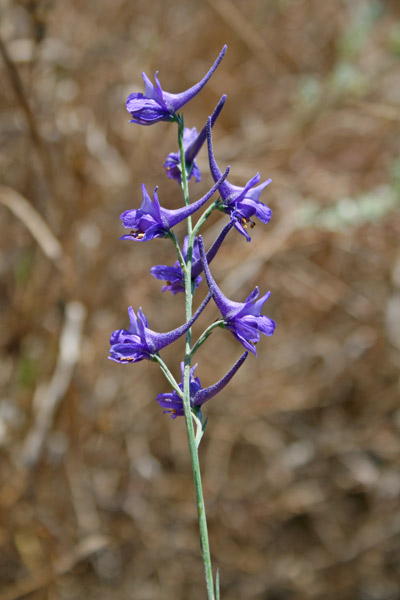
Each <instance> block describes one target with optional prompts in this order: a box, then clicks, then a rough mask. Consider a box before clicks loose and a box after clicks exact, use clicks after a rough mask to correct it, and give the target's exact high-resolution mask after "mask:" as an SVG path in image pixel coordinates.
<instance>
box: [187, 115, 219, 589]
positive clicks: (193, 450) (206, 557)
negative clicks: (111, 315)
mask: <svg viewBox="0 0 400 600" xmlns="http://www.w3.org/2000/svg"><path fill="white" fill-rule="evenodd" d="M183 129H184V124H183V117H180V119H179V121H178V143H179V150H180V161H181V180H182V190H183V195H184V198H185V204H186V205H188V204H189V187H188V180H187V169H186V163H185V150H184V148H183ZM187 229H188V251H187V258H186V266H185V269H184V274H185V295H186V303H185V306H186V321H188V320H189V319H190V318H191V316H192V298H193V286H192V252H193V231H192V220H191V218H190V217H189V218H188V219H187ZM190 365H191V329H189V331H188V332H187V333H186V344H185V369H184V378H183V409H184V413H185V423H186V431H187V436H188V442H189V451H190V458H191V461H192V469H193V479H194V486H195V491H196V503H197V515H198V519H199V528H200V546H201V553H202V556H203V563H204V570H205V578H206V587H207V598H208V600H215V595H214V581H213V574H212V567H211V555H210V545H209V541H208V530H207V519H206V509H205V504H204V497H203V489H202V483H201V473H200V462H199V455H198V449H197V443H196V435H195V431H194V426H193V419H192V409H191V405H190Z"/></svg>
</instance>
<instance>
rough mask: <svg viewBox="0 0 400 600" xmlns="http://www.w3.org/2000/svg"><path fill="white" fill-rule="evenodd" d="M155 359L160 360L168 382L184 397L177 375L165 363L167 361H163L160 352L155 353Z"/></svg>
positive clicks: (159, 362)
mask: <svg viewBox="0 0 400 600" xmlns="http://www.w3.org/2000/svg"><path fill="white" fill-rule="evenodd" d="M153 360H154V361H155V362H158V364H159V365H160V368H161V371H162V372H163V374H164V376H165V378H166V380H167V381H168V383H169V384H170V385H171V386H172V387H173V388H174V390H175V391H176V393H177V394H178V396H180V398H183V393H182V390H181V388H180V387H179V385H178V383H177V381H176V379H175V377H174V376H173V375H172V373H171V371H170V370H169V369H168V367H167V365H166V364H165V362H164V361H163V359H162V358H161V356H160V355H159V354H153Z"/></svg>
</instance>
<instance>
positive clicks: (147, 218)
mask: <svg viewBox="0 0 400 600" xmlns="http://www.w3.org/2000/svg"><path fill="white" fill-rule="evenodd" d="M229 168H230V167H228V168H227V169H226V171H225V173H224V174H223V175H222V176H221V177H220V179H219V180H218V181H217V183H215V184H214V185H213V187H212V188H211V190H210V191H209V192H207V194H206V195H205V196H203V197H202V198H200V200H197V202H193V204H189V205H188V206H184V207H182V208H177V209H175V210H169V209H167V208H163V207H162V206H161V205H160V201H159V199H158V194H157V189H158V187H156V188H155V189H154V192H153V202H152V201H151V198H150V196H149V194H148V193H147V190H146V186H145V184H144V183H143V184H142V195H143V199H142V204H141V205H140V208H137V209H133V210H126V211H125V212H123V213H122V215H121V217H120V218H121V220H122V224H123V226H124V227H125V228H126V229H130V230H131V231H130V233H129V234H126V235H123V236H122V237H121V240H134V241H137V242H147V241H149V240H153V239H155V238H158V237H167V236H168V235H170V230H171V229H172V228H173V227H174V226H175V225H177V224H178V223H180V222H181V221H184V220H185V219H187V218H188V217H190V216H191V215H193V213H195V212H196V211H197V210H198V209H199V208H201V207H202V206H203V204H205V203H206V202H207V200H209V198H211V196H212V195H213V194H214V192H215V191H216V190H217V189H218V188H219V186H220V185H221V183H223V182H224V181H225V179H226V178H227V176H228V173H229Z"/></svg>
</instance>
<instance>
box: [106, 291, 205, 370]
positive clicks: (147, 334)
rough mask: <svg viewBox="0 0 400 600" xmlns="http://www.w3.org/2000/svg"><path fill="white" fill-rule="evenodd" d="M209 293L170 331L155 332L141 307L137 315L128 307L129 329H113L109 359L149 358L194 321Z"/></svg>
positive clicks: (137, 360) (121, 361)
mask: <svg viewBox="0 0 400 600" xmlns="http://www.w3.org/2000/svg"><path fill="white" fill-rule="evenodd" d="M210 298H211V295H210V294H209V295H208V296H207V297H206V298H205V299H204V301H203V302H202V304H201V305H200V306H199V308H198V309H197V311H196V312H195V314H194V315H193V316H192V318H191V319H190V320H189V321H188V322H187V323H185V324H184V325H181V327H178V328H177V329H173V330H172V331H168V332H167V333H156V332H155V331H152V330H151V329H149V326H148V325H149V324H148V322H147V319H146V317H145V316H144V314H143V312H142V309H141V308H139V310H138V314H137V316H136V315H135V313H134V311H133V308H132V306H130V307H129V309H128V312H129V320H130V326H129V329H117V330H116V331H113V333H112V334H111V338H110V345H111V348H110V356H109V358H110V359H111V360H114V361H115V362H119V363H122V364H126V363H129V362H139V361H140V360H144V359H146V360H151V358H152V357H153V355H154V354H156V353H157V352H159V351H160V350H162V348H165V346H168V345H169V344H172V342H175V340H177V339H178V338H179V337H181V336H182V335H183V334H184V333H186V331H187V330H188V329H189V328H190V327H191V326H192V325H193V323H194V321H195V320H196V319H197V317H198V316H199V315H200V313H201V312H202V311H203V309H204V308H205V306H206V305H207V303H208V302H209V300H210Z"/></svg>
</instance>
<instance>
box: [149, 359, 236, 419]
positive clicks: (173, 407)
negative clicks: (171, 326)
mask: <svg viewBox="0 0 400 600" xmlns="http://www.w3.org/2000/svg"><path fill="white" fill-rule="evenodd" d="M247 355H248V352H245V353H244V354H242V356H241V357H240V358H239V360H238V361H236V363H235V364H234V365H233V367H232V368H231V369H230V370H229V371H228V373H226V375H224V377H222V379H220V380H219V381H218V382H217V383H214V385H211V386H210V387H207V388H202V387H201V382H200V379H199V378H198V377H195V376H194V371H195V369H196V367H197V365H194V367H192V368H191V369H190V405H191V407H192V408H200V407H201V406H202V405H203V404H204V403H205V402H207V401H208V400H210V399H211V398H214V396H216V395H217V394H219V392H220V391H221V390H223V388H224V387H225V386H226V385H227V384H228V383H229V382H230V380H231V379H232V377H233V376H234V375H235V373H236V371H238V369H239V368H240V367H241V366H242V364H243V363H244V361H245V360H246V358H247ZM181 371H182V381H181V383H180V384H179V387H180V389H181V390H183V372H184V363H183V362H182V363H181ZM156 401H157V402H158V404H159V405H160V406H161V407H162V408H165V410H164V413H168V414H170V415H171V417H172V419H176V417H181V416H183V415H184V411H183V403H182V398H180V397H179V396H178V394H177V393H176V392H175V390H174V391H172V392H170V393H167V394H158V396H157V398H156Z"/></svg>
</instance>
